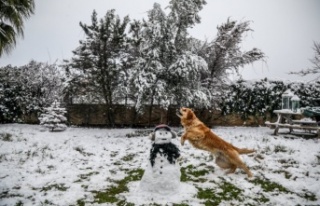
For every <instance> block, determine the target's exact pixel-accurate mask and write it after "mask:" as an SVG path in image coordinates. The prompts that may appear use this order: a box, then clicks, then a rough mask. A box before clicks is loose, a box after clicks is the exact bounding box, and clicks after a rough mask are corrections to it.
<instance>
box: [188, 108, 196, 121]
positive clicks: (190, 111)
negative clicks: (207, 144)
mask: <svg viewBox="0 0 320 206" xmlns="http://www.w3.org/2000/svg"><path fill="white" fill-rule="evenodd" d="M193 115H194V114H193V112H192V110H191V109H190V110H188V111H187V119H193Z"/></svg>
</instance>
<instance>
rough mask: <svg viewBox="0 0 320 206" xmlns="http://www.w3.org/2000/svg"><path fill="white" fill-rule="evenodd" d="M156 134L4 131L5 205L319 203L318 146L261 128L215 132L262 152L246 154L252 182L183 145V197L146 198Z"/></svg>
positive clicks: (0, 138) (0, 136)
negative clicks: (142, 187) (143, 186)
mask: <svg viewBox="0 0 320 206" xmlns="http://www.w3.org/2000/svg"><path fill="white" fill-rule="evenodd" d="M151 129H152V128H150V129H146V130H141V129H92V128H68V129H67V130H66V131H64V132H49V131H46V130H43V128H42V127H41V126H38V125H18V124H5V125H0V205H59V206H60V205H62V206H64V205H99V204H101V205H165V204H167V205H218V204H220V205H319V204H320V141H319V140H317V139H303V138H301V137H295V138H293V136H289V135H279V136H277V137H275V136H272V135H271V134H272V130H270V129H268V128H264V127H257V128H252V127H218V128H214V129H213V130H214V131H215V133H217V134H218V135H220V136H221V137H222V138H224V139H225V140H227V141H229V142H231V143H232V144H234V145H236V146H238V147H248V148H255V149H257V150H258V151H257V153H256V154H254V155H249V156H246V155H242V157H243V159H244V161H245V162H246V163H247V165H248V166H249V167H250V169H251V170H252V172H253V174H254V178H252V179H248V178H247V176H246V175H245V174H244V173H243V172H242V171H241V170H239V169H238V170H237V172H236V173H235V174H231V175H224V171H223V170H221V169H220V168H218V167H217V166H216V165H215V164H214V160H213V159H212V157H211V156H210V155H209V154H208V153H207V152H203V151H200V150H196V149H194V148H192V147H191V145H190V144H188V143H186V145H185V146H184V147H181V146H180V144H179V143H178V141H179V138H178V139H177V140H176V142H175V143H177V144H178V145H179V148H180V150H181V159H180V160H179V161H180V162H179V163H180V166H181V172H182V176H181V181H182V183H183V184H182V188H181V191H180V194H175V195H172V197H168V196H166V197H161V195H158V194H154V196H152V197H150V194H141V193H139V192H138V186H139V180H140V179H141V177H142V175H143V171H144V168H146V166H147V161H148V155H149V149H150V147H151V142H150V140H149V139H148V138H147V134H148V132H149V131H151ZM173 129H174V130H175V131H177V132H179V131H181V128H173ZM128 136H132V137H128ZM192 188H194V189H192Z"/></svg>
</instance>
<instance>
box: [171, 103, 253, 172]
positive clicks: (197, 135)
mask: <svg viewBox="0 0 320 206" xmlns="http://www.w3.org/2000/svg"><path fill="white" fill-rule="evenodd" d="M177 115H178V117H180V120H181V124H182V126H183V127H184V130H185V131H184V134H183V135H182V136H181V145H184V142H185V141H186V140H188V141H189V142H190V143H191V144H192V145H193V146H194V147H195V148H198V149H201V150H205V151H209V152H211V153H212V154H213V155H214V156H215V158H216V164H217V165H218V166H219V167H221V168H222V169H229V170H228V171H227V174H229V173H234V172H235V171H236V169H237V167H239V168H241V169H243V170H244V171H245V172H246V173H247V175H248V177H252V173H251V171H250V170H249V168H248V167H247V166H246V165H245V164H244V162H243V161H242V160H241V158H240V156H239V154H249V153H253V152H255V150H251V149H246V148H244V149H240V148H237V147H235V146H233V145H232V144H230V143H228V142H226V141H224V140H223V139H222V138H220V137H219V136H218V135H216V134H214V133H213V132H212V131H211V129H210V128H208V127H207V126H206V125H205V124H204V123H202V122H201V121H200V120H199V119H198V118H197V116H196V115H195V114H194V112H193V111H192V110H191V109H189V108H185V107H182V108H181V109H180V111H179V112H177Z"/></svg>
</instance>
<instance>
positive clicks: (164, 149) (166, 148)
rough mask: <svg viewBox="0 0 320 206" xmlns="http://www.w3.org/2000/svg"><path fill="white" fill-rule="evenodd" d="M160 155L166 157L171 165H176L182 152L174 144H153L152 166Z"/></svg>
mask: <svg viewBox="0 0 320 206" xmlns="http://www.w3.org/2000/svg"><path fill="white" fill-rule="evenodd" d="M158 153H159V154H160V155H161V156H165V157H166V158H167V160H168V161H169V162H170V164H175V160H176V159H177V158H178V157H180V150H179V149H178V147H177V146H176V145H174V144H172V143H171V142H170V143H165V144H155V143H153V144H152V148H151V150H150V158H149V159H150V162H151V166H152V167H153V165H154V160H155V158H156V157H157V154H158Z"/></svg>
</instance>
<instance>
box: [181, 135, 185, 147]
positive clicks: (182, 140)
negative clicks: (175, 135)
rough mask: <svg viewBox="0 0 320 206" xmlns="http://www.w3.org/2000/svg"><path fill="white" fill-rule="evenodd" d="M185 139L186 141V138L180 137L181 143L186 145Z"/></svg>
mask: <svg viewBox="0 0 320 206" xmlns="http://www.w3.org/2000/svg"><path fill="white" fill-rule="evenodd" d="M185 141H186V139H185V138H184V137H183V136H182V137H181V139H180V143H181V145H182V146H183V145H184V142H185Z"/></svg>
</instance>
